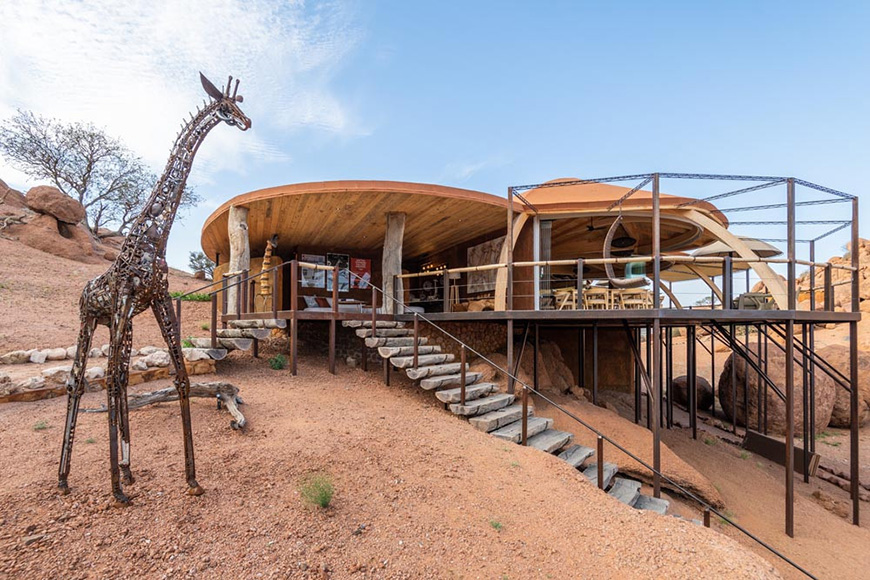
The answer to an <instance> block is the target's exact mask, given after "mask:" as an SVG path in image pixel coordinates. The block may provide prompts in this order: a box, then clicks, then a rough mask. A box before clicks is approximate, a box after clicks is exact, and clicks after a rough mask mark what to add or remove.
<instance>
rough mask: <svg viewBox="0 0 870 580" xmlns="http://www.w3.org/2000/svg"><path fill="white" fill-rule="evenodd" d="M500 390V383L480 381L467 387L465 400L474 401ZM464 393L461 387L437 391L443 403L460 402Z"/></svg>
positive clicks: (437, 395) (438, 397)
mask: <svg viewBox="0 0 870 580" xmlns="http://www.w3.org/2000/svg"><path fill="white" fill-rule="evenodd" d="M497 390H498V385H494V384H493V383H478V384H476V385H470V386H466V387H465V402H466V403H467V402H468V401H473V400H474V399H479V398H481V397H485V396H487V395H488V394H490V393H492V392H495V391H497ZM461 394H462V393H461V392H460V390H459V387H455V388H453V389H444V390H443V391H438V392H436V393H435V397H436V398H437V399H438V400H439V401H441V402H442V403H458V402H459V399H460V395H461Z"/></svg>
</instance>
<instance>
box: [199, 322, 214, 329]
mask: <svg viewBox="0 0 870 580" xmlns="http://www.w3.org/2000/svg"><path fill="white" fill-rule="evenodd" d="M199 327H200V328H201V329H202V330H208V329H209V328H211V327H210V326H209V325H208V322H203V323H202V324H200V325H199Z"/></svg>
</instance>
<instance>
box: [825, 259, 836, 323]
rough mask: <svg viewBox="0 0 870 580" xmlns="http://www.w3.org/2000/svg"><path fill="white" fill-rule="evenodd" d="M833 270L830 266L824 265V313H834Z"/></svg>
mask: <svg viewBox="0 0 870 580" xmlns="http://www.w3.org/2000/svg"><path fill="white" fill-rule="evenodd" d="M833 269H834V267H833V266H831V264H825V311H826V312H833V311H834V282H833V278H834V277H833Z"/></svg>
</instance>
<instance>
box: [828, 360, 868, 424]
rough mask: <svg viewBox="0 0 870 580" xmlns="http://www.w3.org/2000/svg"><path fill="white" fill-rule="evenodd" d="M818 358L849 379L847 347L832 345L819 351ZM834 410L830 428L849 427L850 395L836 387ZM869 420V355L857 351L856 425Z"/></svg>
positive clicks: (838, 386) (841, 388)
mask: <svg viewBox="0 0 870 580" xmlns="http://www.w3.org/2000/svg"><path fill="white" fill-rule="evenodd" d="M819 356H820V357H822V358H823V359H825V360H826V361H827V362H829V363H830V364H831V365H832V366H833V367H834V368H835V369H837V370H838V371H840V372H841V373H843V375H845V376H846V377H847V378H848V377H849V347H848V346H844V345H842V344H832V345H830V346H826V347H825V348H822V349H820V350H819ZM836 387H837V388H836V397H835V400H834V410H833V412H832V413H831V423H830V424H831V427H849V426H850V425H851V424H852V422H851V420H850V417H851V416H850V395H849V392H848V391H847V390H846V389H844V388H843V387H841V386H840V385H836ZM867 419H870V353H867V352H864V351H858V425H859V426H862V425H864V424H865V423H866V422H867Z"/></svg>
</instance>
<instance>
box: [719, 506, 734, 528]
mask: <svg viewBox="0 0 870 580" xmlns="http://www.w3.org/2000/svg"><path fill="white" fill-rule="evenodd" d="M722 515H723V516H725V518H728V520H730V521H732V522H734V523H735V524H736V523H737V516H735V515H734V512H732V511H731V510H725V511H724V512H722ZM725 518H722V517H720V518H719V523H720V524H722V525H723V526H724V525H727V524H728V521H726V520H725Z"/></svg>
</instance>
